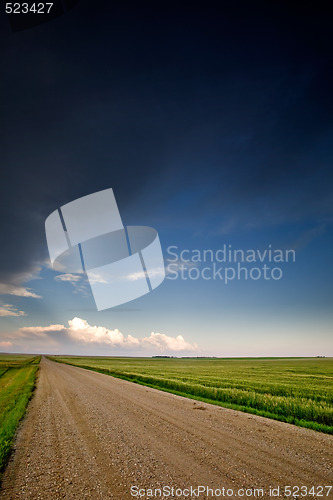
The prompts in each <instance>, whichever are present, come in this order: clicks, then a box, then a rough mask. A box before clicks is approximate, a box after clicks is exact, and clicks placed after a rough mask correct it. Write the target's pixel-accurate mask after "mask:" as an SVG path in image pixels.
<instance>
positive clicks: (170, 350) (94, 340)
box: [0, 317, 199, 356]
mask: <svg viewBox="0 0 333 500" xmlns="http://www.w3.org/2000/svg"><path fill="white" fill-rule="evenodd" d="M2 338H3V341H2V342H1V343H0V348H2V349H4V351H6V350H8V351H10V352H13V351H14V352H27V351H29V352H36V353H50V354H57V353H76V354H80V353H82V354H89V353H90V352H91V351H90V349H91V348H94V349H95V350H96V349H97V350H98V349H102V350H103V354H104V355H106V356H107V355H110V356H111V355H116V354H117V351H118V349H125V351H127V352H129V351H131V350H134V351H135V352H138V353H139V354H140V355H141V356H145V355H147V356H150V355H155V354H156V355H157V354H170V355H172V354H175V353H177V354H180V355H186V354H192V355H193V354H195V353H198V352H199V348H198V346H197V344H195V343H190V342H186V341H185V339H184V338H183V336H182V335H177V336H169V335H166V334H164V333H155V332H151V334H150V335H149V336H148V337H143V338H141V339H139V338H137V337H134V336H132V335H124V334H123V333H122V332H120V331H119V330H118V329H117V328H115V329H109V328H105V327H104V326H96V325H94V326H93V325H90V324H89V323H88V322H87V321H86V320H85V319H82V318H78V317H75V318H73V319H71V320H69V321H68V326H65V325H61V324H55V325H48V326H28V327H21V328H18V329H17V330H16V331H14V332H12V333H10V334H7V335H4V336H3V337H2ZM118 352H119V351H118Z"/></svg>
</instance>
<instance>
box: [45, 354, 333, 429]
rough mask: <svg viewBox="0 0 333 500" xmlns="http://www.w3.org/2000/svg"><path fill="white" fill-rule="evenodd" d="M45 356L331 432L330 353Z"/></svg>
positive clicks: (332, 369)
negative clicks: (312, 355) (207, 356)
mask: <svg viewBox="0 0 333 500" xmlns="http://www.w3.org/2000/svg"><path fill="white" fill-rule="evenodd" d="M51 359H54V360H56V361H60V362H65V363H68V364H73V365H76V366H81V367H83V368H87V369H90V370H95V371H98V372H102V373H106V374H108V375H112V376H115V377H119V378H123V379H126V380H130V381H132V382H136V383H139V384H143V385H147V386H150V387H155V388H157V389H161V390H164V391H168V392H172V393H175V394H179V395H182V396H186V397H189V398H193V399H198V400H201V401H206V402H209V403H214V404H217V405H220V406H224V407H227V408H233V409H236V410H241V411H245V412H248V413H254V414H257V415H262V416H265V417H269V418H273V419H276V420H281V421H283V422H289V423H292V424H296V425H299V426H302V427H308V428H311V429H314V430H317V431H321V432H325V433H329V434H333V383H332V382H333V359H332V358H239V359H235V358H232V359H231V358H229V359H227V358H226V359H222V358H212V359H194V358H183V359H180V358H179V359H177V358H166V359H164V358H102V357H91V358H90V357H65V356H63V357H60V356H56V357H53V358H51Z"/></svg>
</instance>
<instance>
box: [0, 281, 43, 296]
mask: <svg viewBox="0 0 333 500" xmlns="http://www.w3.org/2000/svg"><path fill="white" fill-rule="evenodd" d="M0 295H16V296H17V297H31V298H33V299H41V298H42V297H41V296H40V295H37V294H36V293H34V292H33V291H32V290H31V289H30V288H25V287H23V286H17V285H12V284H9V283H0Z"/></svg>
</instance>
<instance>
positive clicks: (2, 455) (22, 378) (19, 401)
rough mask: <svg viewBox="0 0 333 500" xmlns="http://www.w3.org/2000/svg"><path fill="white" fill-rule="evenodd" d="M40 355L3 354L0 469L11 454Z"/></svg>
mask: <svg viewBox="0 0 333 500" xmlns="http://www.w3.org/2000/svg"><path fill="white" fill-rule="evenodd" d="M39 362H40V356H22V357H20V356H18V355H17V356H11V357H9V356H8V357H6V356H5V355H0V473H1V472H3V470H4V468H5V466H6V464H7V462H8V459H9V457H10V453H11V449H12V444H13V439H14V436H15V432H16V429H17V426H18V424H19V422H20V420H21V418H22V417H23V415H24V413H25V410H26V407H27V404H28V402H29V400H30V398H31V396H32V393H33V390H34V388H35V382H36V376H37V371H38V367H39Z"/></svg>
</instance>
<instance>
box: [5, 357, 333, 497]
mask: <svg viewBox="0 0 333 500" xmlns="http://www.w3.org/2000/svg"><path fill="white" fill-rule="evenodd" d="M332 454H333V436H328V435H324V434H320V433H317V432H314V431H311V430H308V429H301V428H298V427H295V426H292V425H289V424H284V423H281V422H276V421H273V420H268V419H265V418H262V417H257V416H253V415H249V414H246V413H241V412H237V411H233V410H228V409H224V408H220V407H218V406H214V405H209V404H205V403H201V402H198V401H194V400H190V399H186V398H182V397H179V396H175V395H172V394H167V393H165V392H161V391H157V390H155V389H150V388H147V387H143V386H140V385H136V384H133V383H131V382H127V381H124V380H119V379H115V378H112V377H109V376H107V375H102V374H99V373H95V372H91V371H88V370H84V369H81V368H76V367H72V366H68V365H64V364H59V363H55V362H52V361H49V360H47V359H45V358H43V359H42V362H41V369H40V373H39V379H38V385H37V389H36V392H35V395H34V398H33V399H32V401H31V402H30V404H29V408H28V413H27V415H26V417H25V419H24V420H23V422H22V424H21V426H20V429H19V432H18V435H17V439H16V442H15V448H14V453H13V455H12V458H11V460H10V462H9V464H8V467H7V469H6V471H5V473H4V476H3V481H2V489H1V493H0V499H18V498H19V499H33V500H37V499H47V500H53V499H56V500H57V499H61V498H65V499H76V498H77V499H84V498H89V499H94V500H97V499H103V500H107V499H117V500H127V499H131V498H139V497H138V496H134V495H135V494H137V493H138V488H141V491H140V493H141V494H142V495H143V494H145V495H144V496H141V498H145V499H147V498H150V499H152V498H160V497H159V496H153V495H152V494H151V492H149V491H147V489H149V488H153V489H155V488H161V487H163V486H167V487H170V488H171V487H174V488H180V489H183V490H185V491H184V493H183V494H181V492H180V490H179V491H178V492H177V493H178V496H174V497H172V496H171V495H170V496H169V498H181V499H185V498H188V497H186V495H187V493H191V490H189V491H186V489H189V488H190V487H191V486H192V487H193V488H196V487H198V486H200V485H201V486H206V487H210V488H212V489H213V490H216V491H215V493H213V494H212V493H211V492H210V491H209V492H208V493H207V491H206V492H205V493H202V494H201V495H200V497H199V498H200V499H206V498H244V497H250V496H252V498H253V497H256V498H258V497H260V498H267V499H268V498H271V496H270V495H269V488H270V487H274V488H276V487H278V486H280V488H281V489H280V492H279V494H280V498H284V496H283V495H284V493H283V491H284V490H283V487H284V486H286V485H298V486H303V485H307V486H308V487H310V486H313V485H314V486H315V487H316V488H317V487H318V486H320V485H329V484H332V482H333V473H332ZM131 487H133V489H132V490H131ZM223 488H225V490H224V491H223ZM241 488H245V489H248V492H247V493H246V494H245V490H240V489H241ZM255 488H263V493H264V494H263V495H262V494H261V492H256V490H255ZM227 490H228V492H227ZM239 490H240V491H239ZM169 491H170V490H169ZM303 491H305V490H303ZM314 491H315V492H318V491H320V490H317V489H315V490H314ZM324 491H325V490H324ZM165 492H167V490H165ZM250 492H252V495H250ZM146 493H147V495H146ZM158 493H159V492H157V494H158ZM196 493H197V490H194V494H196ZM220 493H221V495H220ZM194 494H193V495H192V498H198V497H196V496H195V495H194ZM324 494H326V493H324ZM162 498H163V497H162ZM164 498H167V497H164ZM289 498H292V497H289ZM302 498H312V499H313V498H316V497H315V496H312V495H310V496H303V497H302ZM325 498H327V497H325ZM329 498H333V492H332V493H331V494H330V495H329Z"/></svg>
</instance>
